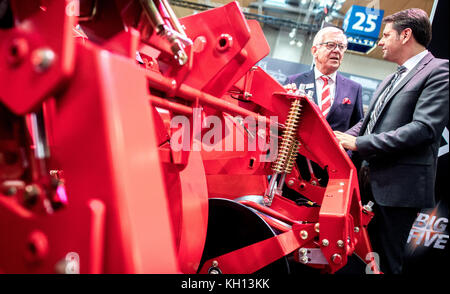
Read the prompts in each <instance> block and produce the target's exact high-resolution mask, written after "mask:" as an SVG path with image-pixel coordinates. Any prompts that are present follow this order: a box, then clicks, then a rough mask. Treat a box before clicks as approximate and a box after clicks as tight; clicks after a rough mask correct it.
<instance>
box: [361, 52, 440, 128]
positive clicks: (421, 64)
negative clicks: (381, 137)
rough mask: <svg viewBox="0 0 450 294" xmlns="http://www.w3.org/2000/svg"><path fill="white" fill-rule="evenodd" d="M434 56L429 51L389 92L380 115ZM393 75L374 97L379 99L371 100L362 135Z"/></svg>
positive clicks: (385, 81) (384, 82)
mask: <svg viewBox="0 0 450 294" xmlns="http://www.w3.org/2000/svg"><path fill="white" fill-rule="evenodd" d="M433 58H434V56H433V55H432V54H431V53H428V54H427V55H425V57H424V58H422V60H421V61H419V63H418V64H417V65H416V66H415V67H414V68H413V69H412V70H411V71H410V72H409V73H408V75H407V76H406V77H405V78H404V79H403V80H401V82H400V84H398V85H397V86H396V87H395V88H394V89H393V90H392V92H391V93H390V94H389V96H388V97H387V98H386V101H385V102H384V105H383V108H382V109H381V110H380V115H379V117H380V116H381V114H382V113H383V111H384V109H385V108H386V106H387V105H388V103H389V101H390V100H391V99H392V98H393V97H394V96H395V95H396V94H397V93H398V91H400V89H402V88H403V87H404V86H405V85H406V84H407V83H408V82H409V81H410V80H411V78H412V77H413V76H415V75H416V74H417V73H418V72H419V71H421V70H422V69H423V68H424V67H425V66H426V65H427V64H428V63H429V62H430V61H431V60H432V59H433ZM393 75H394V74H392V75H390V76H389V78H387V79H385V80H384V81H383V83H382V84H381V85H380V87H379V89H378V90H377V91H376V93H375V95H374V97H377V99H372V101H371V102H370V106H369V110H368V112H367V115H366V116H365V117H364V121H363V124H362V126H361V129H360V135H361V134H363V133H364V131H365V129H366V127H367V124H368V122H369V120H370V114H371V113H372V110H373V108H374V105H375V104H376V101H377V100H378V99H379V98H380V95H381V94H382V93H383V92H384V90H385V89H386V87H387V85H388V84H389V82H390V81H391V79H392V77H393ZM377 123H378V121H376V122H375V125H376V124H377Z"/></svg>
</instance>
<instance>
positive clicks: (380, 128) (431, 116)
mask: <svg viewBox="0 0 450 294" xmlns="http://www.w3.org/2000/svg"><path fill="white" fill-rule="evenodd" d="M448 65H449V62H448V60H443V59H438V58H435V57H434V56H433V55H432V54H431V53H428V54H427V55H426V56H425V57H424V58H422V60H421V61H420V62H419V63H418V64H417V65H416V66H415V67H414V68H413V69H412V70H411V71H410V72H409V73H408V74H407V76H406V77H405V78H404V79H403V80H401V81H400V83H399V84H398V85H397V86H396V87H395V88H394V89H393V90H392V92H391V93H390V95H389V96H388V97H387V98H386V99H387V100H386V102H385V104H384V106H383V108H382V110H381V113H380V115H379V117H378V119H377V121H376V123H375V125H374V127H373V130H372V134H370V135H363V134H364V132H365V130H366V127H367V123H368V122H369V119H370V114H371V112H372V110H373V108H374V106H375V103H376V101H377V100H378V98H379V95H380V93H382V92H383V90H384V89H385V88H386V87H387V86H388V84H389V81H390V80H391V78H392V76H393V75H390V76H389V77H387V78H386V79H385V80H384V81H383V82H382V83H381V84H380V85H379V87H378V88H377V90H376V92H375V94H374V99H372V101H371V104H370V105H369V109H368V112H367V115H366V117H365V118H364V119H363V120H361V121H360V122H359V123H358V124H357V125H355V126H354V127H353V128H351V129H350V130H348V131H347V132H346V133H349V134H353V135H355V134H358V135H359V136H358V137H357V138H356V146H357V149H358V152H357V154H358V156H359V157H360V158H361V159H363V160H366V161H367V162H368V163H369V177H370V185H371V188H372V193H373V196H374V199H375V201H376V202H377V203H378V204H380V205H383V206H393V207H394V206H395V207H418V208H425V207H433V206H434V205H435V200H434V185H435V179H436V167H437V155H438V150H439V146H440V142H441V135H442V131H443V129H444V127H445V126H446V125H447V122H448V119H449V117H448V116H449V115H448V111H449V109H448V108H449V97H448V95H449V90H448V88H449V80H448V79H449V68H448Z"/></svg>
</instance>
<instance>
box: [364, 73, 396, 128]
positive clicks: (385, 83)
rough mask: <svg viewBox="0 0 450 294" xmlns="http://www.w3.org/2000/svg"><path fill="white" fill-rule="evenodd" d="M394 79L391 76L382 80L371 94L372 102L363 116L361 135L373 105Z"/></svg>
mask: <svg viewBox="0 0 450 294" xmlns="http://www.w3.org/2000/svg"><path fill="white" fill-rule="evenodd" d="M393 77H394V74H391V75H390V76H388V77H387V78H386V79H384V80H383V81H382V82H381V84H380V85H379V86H378V88H377V90H376V91H375V93H374V94H373V97H372V100H370V104H369V108H368V109H367V114H366V115H365V116H364V120H363V123H362V125H361V129H360V134H361V135H362V134H363V133H364V132H365V130H366V127H367V124H368V123H369V120H370V115H371V113H372V111H373V108H374V107H375V104H376V103H377V101H378V99H380V96H381V94H383V92H384V90H386V87H387V86H388V85H389V82H390V81H391V80H392V78H393Z"/></svg>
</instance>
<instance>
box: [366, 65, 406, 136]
mask: <svg viewBox="0 0 450 294" xmlns="http://www.w3.org/2000/svg"><path fill="white" fill-rule="evenodd" d="M405 71H406V67H404V66H403V65H402V66H399V67H398V68H397V72H396V73H395V75H394V77H393V78H392V80H391V81H390V83H389V86H388V87H387V89H386V90H385V91H384V92H383V93H382V94H381V97H380V98H379V99H378V101H377V102H376V104H375V107H374V109H373V111H372V113H371V114H370V120H369V123H368V124H367V128H366V130H365V132H364V135H369V134H371V133H372V131H373V127H374V126H375V123H376V121H377V119H378V117H379V116H380V113H381V110H382V109H383V105H384V103H385V102H386V98H387V97H389V94H390V93H391V91H392V89H393V88H394V85H395V83H396V82H397V81H398V79H399V78H400V76H401V75H402V73H404V72H405Z"/></svg>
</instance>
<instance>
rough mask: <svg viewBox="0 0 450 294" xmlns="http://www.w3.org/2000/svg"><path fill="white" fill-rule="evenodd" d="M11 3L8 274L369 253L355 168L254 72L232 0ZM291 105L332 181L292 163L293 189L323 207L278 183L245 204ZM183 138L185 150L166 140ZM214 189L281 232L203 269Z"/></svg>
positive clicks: (2, 110)
mask: <svg viewBox="0 0 450 294" xmlns="http://www.w3.org/2000/svg"><path fill="white" fill-rule="evenodd" d="M10 2H11V6H12V14H13V18H14V24H13V25H12V27H11V28H2V29H0V40H1V44H2V45H1V48H0V50H1V52H2V54H1V55H2V56H4V57H5V58H3V59H2V61H0V62H1V66H0V114H1V116H0V184H1V190H0V238H1V240H2V242H0V272H4V273H74V272H80V273H196V272H200V273H205V272H208V269H209V268H210V266H211V263H213V261H216V262H218V268H220V270H221V272H223V273H252V272H255V271H257V270H259V269H261V268H263V267H265V266H267V265H269V264H271V263H272V262H274V261H275V260H277V259H279V258H281V257H284V256H288V255H291V254H293V255H294V256H297V259H299V257H298V256H299V255H298V250H299V249H300V248H310V249H320V250H321V252H322V254H323V257H324V259H325V260H326V262H325V263H322V264H315V263H314V261H311V262H305V259H303V263H306V264H305V266H312V267H317V268H320V269H323V270H324V271H325V272H329V273H334V272H336V271H337V270H339V269H341V268H342V267H343V266H345V264H346V263H347V258H348V256H349V255H352V254H353V253H356V254H357V255H359V256H360V257H361V258H362V259H365V258H366V256H367V255H368V254H369V253H370V252H371V246H370V242H369V238H368V235H367V230H366V227H367V224H368V222H369V221H370V219H371V218H372V217H373V214H372V213H371V212H370V211H368V210H365V209H364V208H363V207H362V204H361V201H360V196H359V188H358V182H357V177H356V171H355V168H354V166H353V164H352V162H351V161H350V159H349V158H348V156H347V154H346V153H345V152H343V151H341V150H340V148H339V146H338V143H337V141H336V139H335V137H334V135H333V132H332V130H331V129H330V127H329V126H328V124H327V123H326V121H325V119H324V118H323V117H322V115H321V114H320V113H319V111H318V110H317V108H316V107H314V105H312V104H311V102H310V101H309V100H308V98H307V97H306V96H305V95H300V96H296V95H292V94H288V93H286V91H285V90H284V89H283V87H282V85H280V84H279V83H278V82H276V81H275V80H274V79H273V78H271V77H270V76H269V75H268V74H267V73H265V72H264V71H263V70H262V69H260V68H258V67H257V66H255V65H256V63H257V62H258V61H259V60H260V59H261V58H263V57H264V56H265V55H267V54H268V53H269V47H268V45H267V42H266V41H265V38H264V35H263V33H262V30H261V28H260V27H259V25H258V23H257V22H255V21H247V20H246V19H245V18H244V16H243V14H242V13H241V11H240V8H239V6H238V4H237V3H236V2H233V3H230V4H228V5H225V6H223V7H220V8H216V9H213V10H211V11H206V12H204V13H199V14H196V15H193V16H189V17H186V18H184V19H181V20H179V21H178V20H177V19H176V18H175V17H174V16H173V13H172V12H171V9H170V6H169V5H168V3H167V1H165V0H155V1H143V2H140V1H131V0H117V1H115V2H114V4H112V2H108V1H92V2H90V4H92V5H93V6H89V5H88V6H87V7H88V8H89V7H91V9H87V11H88V13H87V15H84V16H79V17H78V16H77V15H76V13H75V15H73V13H69V12H70V11H72V10H71V9H72V8H73V7H72V6H71V5H73V1H56V0H54V1H45V3H46V6H42V5H41V1H27V3H26V5H25V4H24V3H23V2H24V1H18V0H15V1H14V0H11V1H10ZM86 2H89V1H86ZM86 2H84V3H86ZM107 2H108V3H107ZM144 2H146V3H153V4H154V6H153V5H150V4H149V6H145V5H144V4H142V3H144ZM93 7H95V9H92V8H93ZM85 8H86V7H81V8H80V11H85ZM68 11H69V12H68ZM90 14H92V15H90ZM77 22H78V25H79V26H77ZM80 36H81V37H80ZM295 99H300V103H301V105H302V108H301V121H300V124H299V127H298V129H297V130H296V131H295V137H296V140H298V142H299V147H298V150H296V151H298V153H299V154H301V155H303V156H305V157H306V158H308V159H310V160H312V161H314V162H316V163H318V164H319V165H320V166H322V167H327V169H328V173H329V181H328V184H327V185H326V186H318V185H315V184H313V183H311V181H307V180H305V179H304V178H303V176H302V174H301V172H300V170H299V169H298V167H297V166H294V169H293V170H292V171H291V172H289V173H287V174H286V177H285V184H286V185H287V186H288V187H289V188H291V189H292V190H294V191H297V192H298V193H300V194H302V195H304V196H305V197H307V198H308V199H309V200H310V202H309V203H314V205H310V206H308V205H299V204H297V203H296V202H295V201H293V200H292V199H288V198H287V197H286V195H283V194H282V193H281V192H277V193H276V194H275V195H274V197H273V199H272V202H271V204H270V205H265V204H261V203H257V202H254V201H251V200H242V199H240V198H241V197H244V196H249V195H256V196H259V197H262V196H263V195H264V193H265V192H266V191H267V189H268V186H269V180H268V177H269V176H271V175H273V171H272V167H273V162H274V161H275V160H276V159H277V158H276V152H275V151H276V150H277V146H278V145H279V144H278V143H279V142H280V141H281V140H282V139H283V138H284V137H283V136H284V135H283V132H284V131H285V130H286V128H287V125H288V124H289V123H288V121H287V120H288V119H287V117H288V112H289V109H290V107H291V103H292V101H294V100H295ZM177 119H178V122H185V123H187V125H183V124H182V123H181V124H180V123H178V124H176V123H175V122H176V120H177ZM214 122H215V123H216V124H217V125H218V126H217V127H216V125H215V124H214ZM208 124H210V125H209V126H208ZM213 131H214V132H213ZM181 133H182V134H184V135H186V136H187V141H186V144H185V145H183V146H185V147H187V148H175V147H176V146H175V145H174V144H173V143H174V142H175V139H176V138H178V137H177V136H179V135H180V134H181ZM205 138H207V139H205ZM182 139H183V138H182ZM239 140H241V141H239ZM175 143H176V142H175ZM271 144H272V145H271ZM250 146H253V147H254V148H250ZM256 146H258V147H256ZM261 146H262V147H261ZM267 148H269V149H267ZM271 152H272V153H274V154H272V153H271ZM214 197H220V198H227V199H230V200H236V201H238V202H240V203H241V204H244V205H245V206H247V207H248V208H249V209H253V210H254V211H256V213H258V214H259V215H260V216H261V217H262V219H264V220H265V222H266V223H267V225H268V226H271V227H272V228H274V229H276V230H279V231H280V232H281V233H280V234H278V235H276V236H274V237H272V238H269V239H266V240H263V241H260V242H256V243H254V244H251V245H249V246H245V247H243V248H240V249H238V250H234V251H231V252H228V253H226V254H224V255H221V256H217V257H216V258H213V259H210V260H208V261H206V262H205V263H203V264H200V261H201V257H202V253H203V250H204V246H205V240H206V238H207V235H208V230H207V227H208V198H214ZM210 217H211V216H210ZM223 221H224V222H226V221H227V219H226V218H225V219H224V220H223ZM245 225H246V224H245V223H243V224H242V226H245ZM4 240H7V241H6V242H4ZM255 260H257V262H255ZM306 261H308V258H306ZM297 262H300V260H297ZM366 262H367V263H368V264H369V265H370V266H371V267H373V269H372V270H373V271H375V272H377V267H376V265H375V266H373V265H374V264H373V258H372V259H370V258H368V259H367V260H366Z"/></svg>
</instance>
